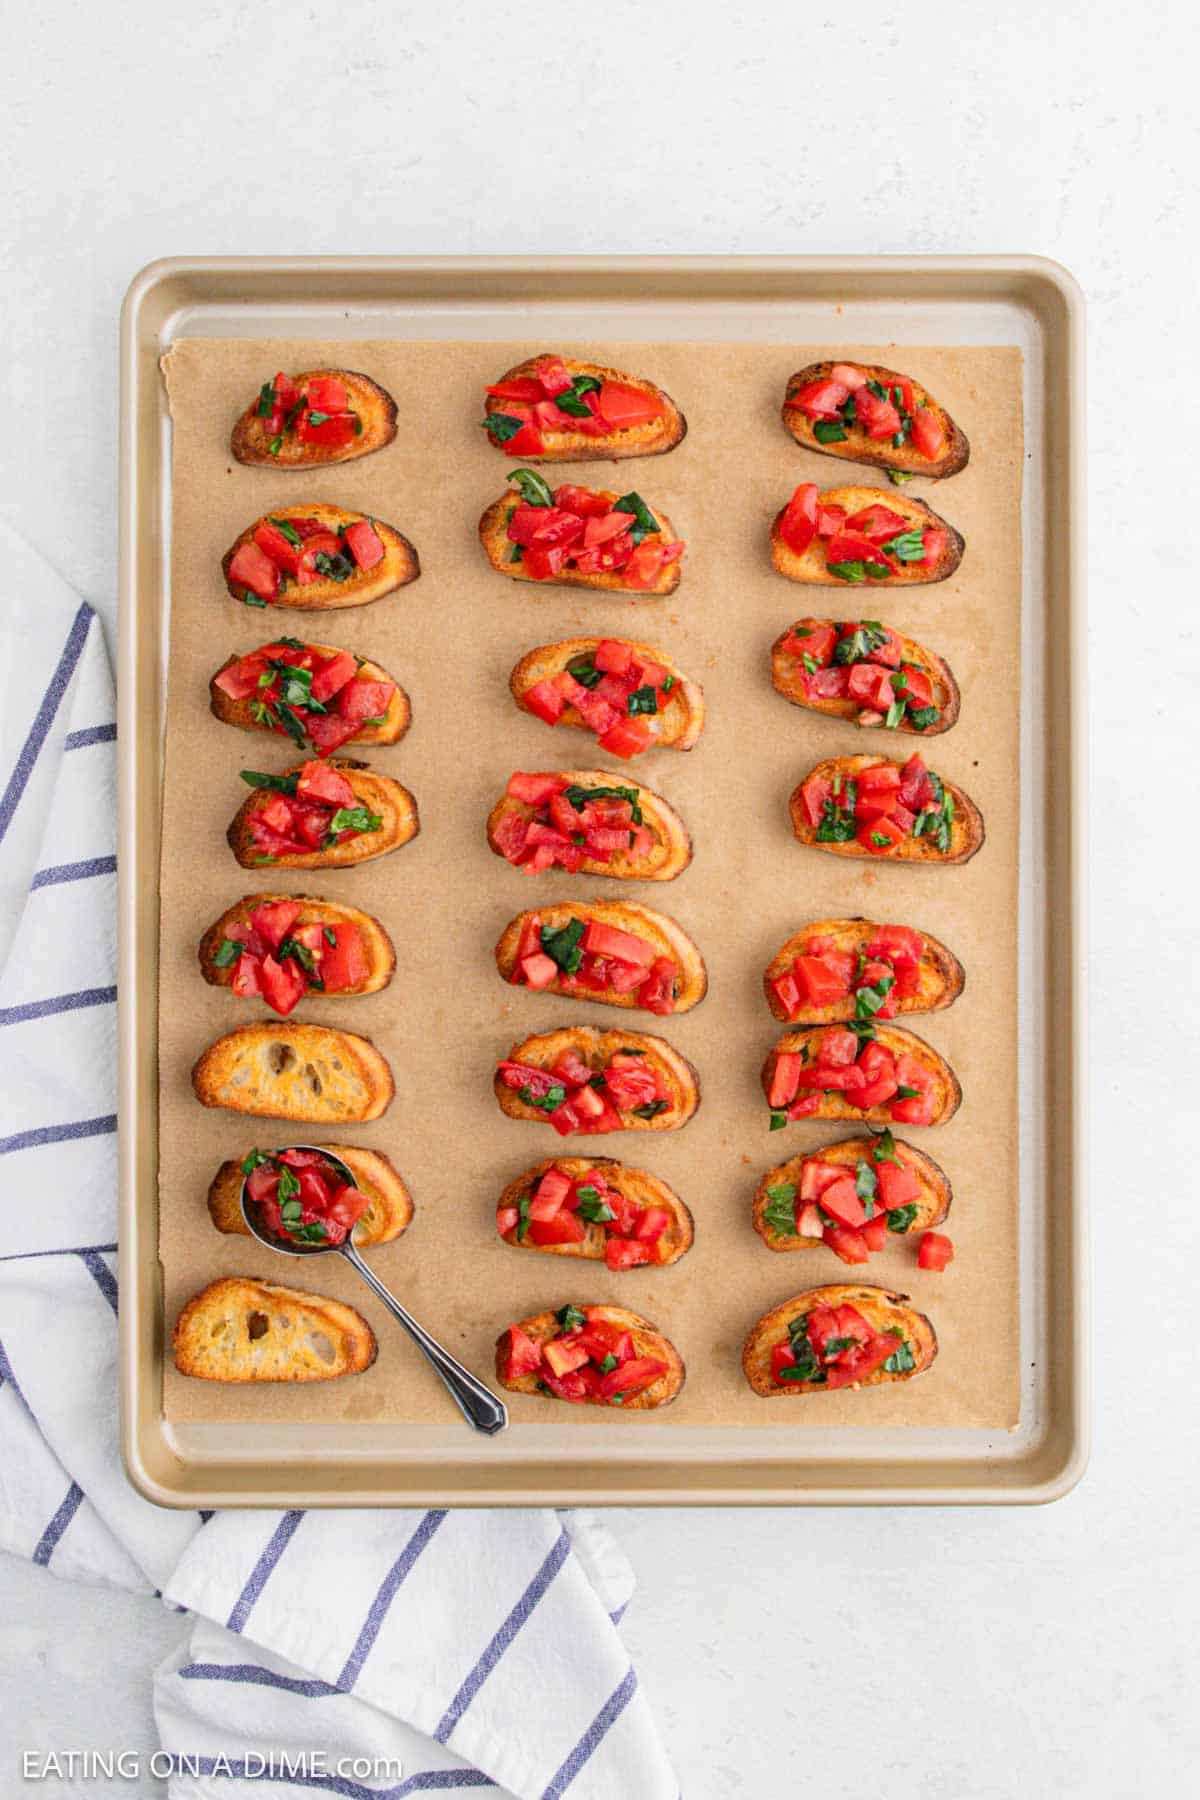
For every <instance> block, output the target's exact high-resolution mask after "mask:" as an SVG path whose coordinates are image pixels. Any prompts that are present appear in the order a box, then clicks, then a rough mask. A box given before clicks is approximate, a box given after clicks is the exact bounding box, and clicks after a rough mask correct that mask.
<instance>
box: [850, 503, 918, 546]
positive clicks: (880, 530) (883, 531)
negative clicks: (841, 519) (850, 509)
mask: <svg viewBox="0 0 1200 1800" xmlns="http://www.w3.org/2000/svg"><path fill="white" fill-rule="evenodd" d="M907 528H908V520H907V519H906V518H905V517H904V515H903V513H898V512H893V511H892V509H891V507H890V506H879V505H873V506H864V507H863V508H862V510H861V512H856V513H851V515H850V517H849V518H848V519H847V520H846V530H847V531H861V532H862V534H863V536H864V537H868V538H870V539H871V542H872V543H873V544H886V543H887V541H888V539H889V538H894V537H895V536H896V534H897V532H901V531H905V530H907Z"/></svg>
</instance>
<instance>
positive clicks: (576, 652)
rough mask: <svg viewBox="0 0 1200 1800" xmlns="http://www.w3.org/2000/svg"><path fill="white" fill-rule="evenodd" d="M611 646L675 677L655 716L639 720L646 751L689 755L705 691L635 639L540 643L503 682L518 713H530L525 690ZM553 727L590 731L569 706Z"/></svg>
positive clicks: (701, 722) (662, 654) (699, 726)
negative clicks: (647, 732) (646, 733)
mask: <svg viewBox="0 0 1200 1800" xmlns="http://www.w3.org/2000/svg"><path fill="white" fill-rule="evenodd" d="M614 641H615V642H617V643H620V644H628V645H629V648H630V649H631V650H632V651H633V653H634V655H635V656H637V657H644V658H645V659H646V660H647V661H649V662H656V663H661V664H662V665H663V667H664V668H665V669H666V671H667V673H668V674H669V675H671V676H673V677H674V682H673V685H672V687H671V689H670V692H669V693H668V695H667V699H666V702H665V704H663V705H661V706H660V708H659V711H658V712H657V713H654V714H651V715H645V714H643V715H641V716H642V717H646V716H649V718H650V725H651V729H652V730H653V732H654V739H653V745H648V746H647V748H654V747H660V748H662V749H663V750H691V749H692V748H693V747H694V746H695V744H696V742H697V740H698V739H699V736H700V733H701V732H702V731H703V730H704V689H703V688H702V687H700V686H698V684H697V683H696V682H694V681H689V680H688V678H687V676H686V675H683V674H681V673H680V671H679V669H677V668H676V666H675V664H674V663H673V662H672V660H671V658H670V657H669V656H668V655H667V654H666V652H665V651H663V650H656V649H655V648H654V646H653V645H652V644H643V643H640V642H639V641H638V640H637V639H635V638H617V639H615V640H614V639H611V638H609V639H603V638H598V637H574V638H559V640H558V642H557V643H555V644H539V645H538V646H537V648H536V649H534V650H529V651H527V652H526V654H525V655H524V656H523V657H522V658H521V660H520V662H519V663H518V664H517V666H516V668H515V669H514V670H513V672H512V674H511V675H510V676H509V678H508V685H509V687H510V688H511V689H512V697H513V699H514V700H515V701H516V703H517V705H518V706H519V707H520V708H521V710H522V711H523V712H528V713H532V711H533V709H532V707H530V706H529V704H528V702H527V699H526V696H527V695H528V693H529V690H530V688H533V687H536V686H537V684H538V682H539V681H553V679H554V677H555V676H556V675H561V674H562V672H563V671H564V669H566V667H567V664H568V663H573V662H578V660H579V658H580V657H581V656H588V655H591V654H593V653H594V652H595V650H596V649H597V647H598V646H599V645H600V644H601V643H605V642H608V643H612V642H614ZM556 723H557V724H559V725H571V726H574V728H575V729H576V730H578V731H590V730H591V726H590V725H588V723H587V722H586V720H585V719H584V717H583V715H582V713H580V712H579V711H578V709H577V708H576V707H574V706H570V705H568V706H564V707H563V710H562V715H561V717H560V718H559V719H557V720H556Z"/></svg>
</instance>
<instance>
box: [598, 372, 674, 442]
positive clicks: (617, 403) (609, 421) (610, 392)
mask: <svg viewBox="0 0 1200 1800" xmlns="http://www.w3.org/2000/svg"><path fill="white" fill-rule="evenodd" d="M598 404H599V408H600V416H601V418H602V419H603V420H604V422H605V424H606V425H608V426H609V427H610V428H611V429H612V430H613V431H626V430H628V429H630V427H632V426H634V425H648V424H650V423H652V421H653V420H655V419H660V418H661V417H662V414H663V404H662V401H661V400H660V399H659V398H658V395H657V394H651V393H647V392H646V391H645V390H644V389H642V388H635V387H630V386H629V385H628V384H627V383H626V382H623V381H604V382H601V384H600V394H599V400H598Z"/></svg>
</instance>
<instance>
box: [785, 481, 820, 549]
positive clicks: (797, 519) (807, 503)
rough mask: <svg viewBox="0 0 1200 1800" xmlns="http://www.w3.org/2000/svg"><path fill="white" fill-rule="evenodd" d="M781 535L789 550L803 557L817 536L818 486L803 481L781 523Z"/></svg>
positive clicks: (788, 504)
mask: <svg viewBox="0 0 1200 1800" xmlns="http://www.w3.org/2000/svg"><path fill="white" fill-rule="evenodd" d="M779 535H780V537H781V538H782V539H783V541H784V543H785V544H786V545H787V547H788V549H789V550H793V551H795V553H796V555H797V556H803V555H804V552H805V551H806V550H807V549H808V546H809V545H810V544H811V543H812V541H813V538H814V537H815V536H816V535H817V484H816V482H815V481H802V482H801V483H800V485H799V487H798V488H797V489H796V490H795V492H794V493H793V495H792V497H791V499H790V500H789V501H788V503H787V506H786V507H785V509H784V513H783V517H782V518H781V519H780V521H779Z"/></svg>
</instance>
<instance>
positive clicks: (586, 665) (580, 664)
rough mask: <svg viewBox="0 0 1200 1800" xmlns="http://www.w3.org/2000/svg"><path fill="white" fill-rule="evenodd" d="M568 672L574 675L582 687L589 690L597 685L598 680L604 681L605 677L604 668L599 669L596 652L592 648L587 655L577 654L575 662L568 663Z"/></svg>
mask: <svg viewBox="0 0 1200 1800" xmlns="http://www.w3.org/2000/svg"><path fill="white" fill-rule="evenodd" d="M567 674H568V675H570V676H573V677H574V679H575V680H576V681H577V682H578V683H579V685H580V687H585V688H587V689H589V691H590V690H591V689H592V688H594V687H595V685H596V683H597V682H598V681H602V680H603V678H604V671H603V669H598V668H597V667H596V658H595V654H594V652H593V651H591V650H589V651H588V653H587V655H586V656H577V657H576V658H575V660H574V662H569V663H568V664H567Z"/></svg>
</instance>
